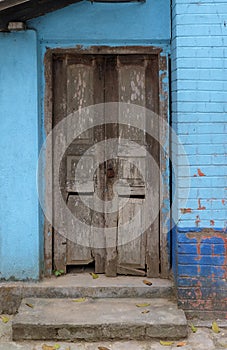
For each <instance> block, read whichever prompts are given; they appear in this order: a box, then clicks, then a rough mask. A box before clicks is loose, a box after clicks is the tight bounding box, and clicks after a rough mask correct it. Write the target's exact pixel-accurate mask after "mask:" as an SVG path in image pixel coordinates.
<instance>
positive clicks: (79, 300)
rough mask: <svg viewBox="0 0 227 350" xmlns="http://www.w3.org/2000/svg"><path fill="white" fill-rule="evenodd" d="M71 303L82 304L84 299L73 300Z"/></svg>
mask: <svg viewBox="0 0 227 350" xmlns="http://www.w3.org/2000/svg"><path fill="white" fill-rule="evenodd" d="M73 301H74V302H75V303H83V302H84V301H86V298H78V299H73Z"/></svg>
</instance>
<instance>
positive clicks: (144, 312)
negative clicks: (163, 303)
mask: <svg viewBox="0 0 227 350" xmlns="http://www.w3.org/2000/svg"><path fill="white" fill-rule="evenodd" d="M149 312H150V310H144V311H142V312H141V314H148V313H149Z"/></svg>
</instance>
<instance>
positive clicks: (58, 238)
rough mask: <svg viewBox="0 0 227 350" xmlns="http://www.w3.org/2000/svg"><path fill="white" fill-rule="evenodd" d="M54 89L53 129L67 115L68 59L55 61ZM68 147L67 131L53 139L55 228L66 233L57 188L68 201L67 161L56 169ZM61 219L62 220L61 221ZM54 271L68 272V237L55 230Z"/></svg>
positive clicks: (63, 161)
mask: <svg viewBox="0 0 227 350" xmlns="http://www.w3.org/2000/svg"><path fill="white" fill-rule="evenodd" d="M53 87H54V108H53V127H54V126H56V125H57V124H58V123H59V122H60V121H62V119H63V118H64V117H66V115H67V76H66V59H65V58H62V59H60V58H59V59H56V60H55V61H54V73H53ZM65 145H66V130H62V133H61V134H59V135H55V136H54V139H53V189H54V191H53V203H54V206H53V226H54V227H55V222H56V220H57V221H58V222H61V227H60V229H61V231H62V232H64V231H65V224H66V223H65V218H64V213H63V210H62V208H61V201H60V198H59V195H58V194H57V193H58V191H56V188H58V187H59V186H60V190H61V193H62V197H63V198H64V200H65V201H66V198H67V193H66V190H65V179H66V166H65V164H64V163H65V159H63V160H62V162H61V166H60V169H59V173H58V169H56V167H55V164H57V163H58V161H59V156H60V154H61V152H62V149H63V148H64V149H65ZM59 217H60V220H59ZM53 250H54V269H57V270H59V269H61V270H64V271H66V237H64V236H63V235H61V234H60V233H59V232H57V231H56V230H55V229H54V247H53Z"/></svg>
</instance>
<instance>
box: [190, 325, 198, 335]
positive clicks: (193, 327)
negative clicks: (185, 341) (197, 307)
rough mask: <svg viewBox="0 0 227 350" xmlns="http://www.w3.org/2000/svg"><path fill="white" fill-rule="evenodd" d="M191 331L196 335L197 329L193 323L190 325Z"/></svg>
mask: <svg viewBox="0 0 227 350" xmlns="http://www.w3.org/2000/svg"><path fill="white" fill-rule="evenodd" d="M191 330H192V332H193V333H196V332H197V330H198V329H197V328H196V327H195V326H194V324H193V323H192V324H191Z"/></svg>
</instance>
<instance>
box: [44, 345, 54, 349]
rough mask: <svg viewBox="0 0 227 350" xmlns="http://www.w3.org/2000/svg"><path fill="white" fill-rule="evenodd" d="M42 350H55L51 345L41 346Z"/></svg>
mask: <svg viewBox="0 0 227 350" xmlns="http://www.w3.org/2000/svg"><path fill="white" fill-rule="evenodd" d="M42 349H43V350H55V348H54V347H53V346H52V345H46V344H43V346H42Z"/></svg>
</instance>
